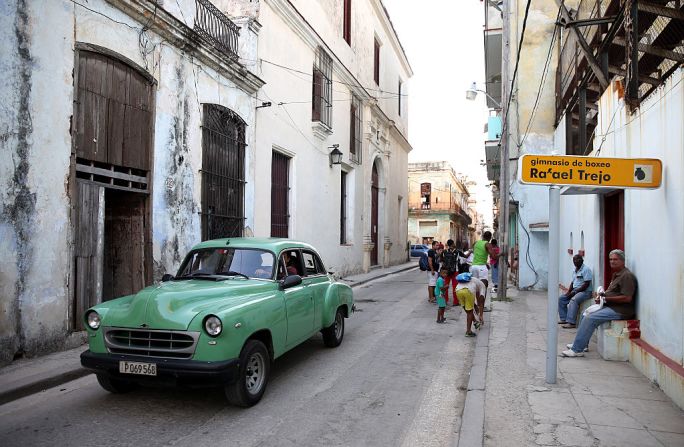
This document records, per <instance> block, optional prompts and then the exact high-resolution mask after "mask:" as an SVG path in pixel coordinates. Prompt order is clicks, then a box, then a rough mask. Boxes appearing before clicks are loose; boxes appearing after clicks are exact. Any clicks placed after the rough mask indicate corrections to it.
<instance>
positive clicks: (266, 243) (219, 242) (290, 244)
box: [192, 237, 317, 253]
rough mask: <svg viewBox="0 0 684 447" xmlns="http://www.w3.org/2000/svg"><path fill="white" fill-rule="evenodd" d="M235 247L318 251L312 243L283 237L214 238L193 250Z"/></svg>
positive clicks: (201, 243) (275, 250)
mask: <svg viewBox="0 0 684 447" xmlns="http://www.w3.org/2000/svg"><path fill="white" fill-rule="evenodd" d="M226 246H227V247H234V248H258V249H261V250H269V251H272V252H275V253H279V252H280V251H281V250H284V249H286V248H308V249H310V250H313V251H317V250H316V249H315V248H314V247H313V246H312V245H310V244H307V243H306V242H302V241H297V240H294V239H288V238H281V237H233V238H225V239H212V240H209V241H204V242H200V243H199V244H197V245H195V246H194V247H192V249H193V250H196V249H200V248H218V247H226Z"/></svg>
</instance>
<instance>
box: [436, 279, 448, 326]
mask: <svg viewBox="0 0 684 447" xmlns="http://www.w3.org/2000/svg"><path fill="white" fill-rule="evenodd" d="M448 276H449V270H447V269H446V268H442V270H440V271H439V278H437V282H436V283H435V298H436V299H437V323H444V322H446V318H445V317H444V311H445V309H446V294H447V293H448V292H447V288H448V287H449V285H448V284H447V282H446V279H447V277H448Z"/></svg>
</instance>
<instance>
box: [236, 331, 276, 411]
mask: <svg viewBox="0 0 684 447" xmlns="http://www.w3.org/2000/svg"><path fill="white" fill-rule="evenodd" d="M270 369H271V360H270V357H269V355H268V349H266V346H265V345H264V344H263V343H262V342H260V341H259V340H248V341H247V343H245V346H244V347H243V348H242V352H241V353H240V373H239V375H238V379H237V380H236V381H235V383H232V384H229V385H226V387H225V393H226V397H227V398H228V401H229V402H230V403H231V404H233V405H237V406H239V407H251V406H252V405H254V404H256V403H257V402H259V401H260V400H261V397H262V396H263V395H264V392H265V391H266V385H267V384H268V378H269V375H270Z"/></svg>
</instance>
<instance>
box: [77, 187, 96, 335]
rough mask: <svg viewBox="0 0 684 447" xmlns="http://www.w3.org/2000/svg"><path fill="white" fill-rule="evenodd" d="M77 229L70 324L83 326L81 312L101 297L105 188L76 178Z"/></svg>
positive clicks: (78, 328)
mask: <svg viewBox="0 0 684 447" xmlns="http://www.w3.org/2000/svg"><path fill="white" fill-rule="evenodd" d="M77 189H78V193H77V194H78V197H77V200H78V204H77V206H76V222H75V223H76V232H75V236H76V239H75V244H74V247H75V248H74V258H75V259H74V261H75V262H74V264H75V272H74V273H75V278H76V284H75V288H74V290H75V297H74V307H73V318H72V327H73V328H74V330H76V331H82V330H84V329H85V327H84V326H83V313H84V312H85V310H86V309H88V308H89V307H91V306H94V305H95V304H97V303H99V302H100V301H101V298H102V267H101V266H102V238H101V235H102V226H103V220H104V219H103V213H102V212H101V210H100V208H101V207H102V206H103V205H104V203H103V202H104V188H103V187H102V186H98V185H94V184H91V183H86V182H81V181H79V182H77Z"/></svg>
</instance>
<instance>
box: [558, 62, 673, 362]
mask: <svg viewBox="0 0 684 447" xmlns="http://www.w3.org/2000/svg"><path fill="white" fill-rule="evenodd" d="M611 121H612V125H611V124H610V123H611ZM682 122H684V69H682V68H680V69H679V70H678V71H676V72H675V73H674V74H673V75H672V76H671V77H670V78H669V79H667V81H666V82H665V83H664V85H663V86H662V87H660V88H658V89H657V90H656V91H655V92H654V93H653V94H651V96H649V97H648V98H646V100H645V101H643V102H642V103H641V106H640V107H639V109H637V110H636V112H635V113H634V114H630V113H627V111H626V110H625V106H624V101H623V100H622V99H618V98H617V94H616V93H614V89H613V88H612V87H609V88H608V89H607V90H606V92H605V93H604V94H603V96H602V97H601V100H600V103H599V115H598V127H597V129H596V135H599V136H596V137H595V139H594V147H596V148H598V147H599V146H600V147H601V152H600V156H602V157H619V158H658V159H660V160H662V162H663V182H662V185H661V187H660V188H658V189H654V190H647V189H643V190H642V189H626V190H625V201H624V211H625V228H624V231H625V254H626V257H627V259H626V265H627V267H628V268H629V269H630V270H632V272H634V274H635V275H636V276H637V279H638V281H639V290H638V295H637V296H638V299H637V317H638V319H639V320H641V325H640V328H641V338H642V339H643V340H645V341H646V342H648V343H649V344H650V345H652V346H654V347H655V348H656V349H658V350H659V351H660V352H662V353H663V354H665V355H666V356H667V357H669V358H670V359H672V360H674V361H675V362H677V363H678V364H679V365H684V297H683V295H682V287H684V263H682V261H681V253H682V250H683V249H684V154H683V153H682V148H683V147H684V128H683V127H682V125H681V123H682ZM562 129H564V126H563V123H561V124H560V125H559V126H558V131H557V137H556V140H557V141H562V142H563V143H561V144H564V136H563V135H562ZM603 135H606V139H605V142H603V143H601V141H602V139H603V137H602V136H603ZM591 155H593V156H595V155H596V154H595V153H592V154H591ZM601 200H602V199H601V198H600V197H599V196H595V195H585V196H573V197H570V196H562V197H561V218H562V221H563V226H562V229H561V241H562V242H561V243H562V246H561V255H560V259H559V262H560V266H561V279H563V280H565V281H567V280H568V279H569V269H570V267H571V264H570V262H569V258H570V257H569V255H567V252H566V248H574V249H575V250H578V249H579V248H580V237H579V234H580V233H581V232H582V231H583V232H584V237H585V239H584V246H585V250H586V253H587V256H586V258H585V262H586V263H587V264H588V265H589V266H591V267H592V268H593V269H594V272H595V276H596V277H597V278H600V280H599V281H600V282H599V284H601V283H602V282H603V273H602V272H603V267H604V261H603V259H602V257H601V254H600V250H601V247H602V245H603V234H602V227H601V220H602V217H601ZM570 231H572V232H573V244H572V247H571V246H570V242H569V237H570V236H569V235H570ZM564 266H565V267H566V268H565V270H567V271H565V270H564ZM594 287H596V285H594Z"/></svg>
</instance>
